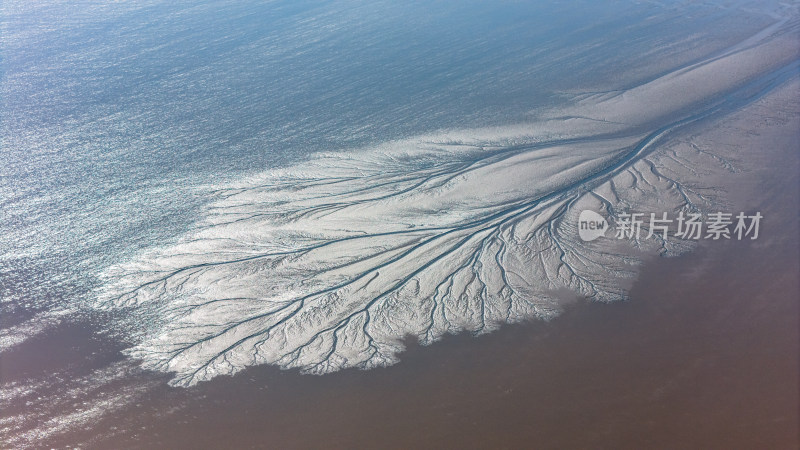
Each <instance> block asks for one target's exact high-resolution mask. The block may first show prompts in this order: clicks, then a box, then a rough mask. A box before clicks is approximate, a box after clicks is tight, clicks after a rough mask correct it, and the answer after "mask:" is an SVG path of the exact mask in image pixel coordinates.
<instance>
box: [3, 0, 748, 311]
mask: <svg viewBox="0 0 800 450" xmlns="http://www.w3.org/2000/svg"><path fill="white" fill-rule="evenodd" d="M687 12H688V13H690V14H687ZM657 13H658V16H656V14H657ZM691 13H694V14H695V15H694V16H691ZM690 17H691V18H690ZM714 21H716V22H721V21H724V19H721V18H720V17H719V12H718V11H717V10H716V9H714V8H703V7H701V6H686V7H684V8H682V9H681V10H680V11H674V12H670V11H669V10H667V12H666V13H665V12H664V11H663V8H661V7H659V6H654V5H648V4H638V3H626V2H623V3H616V2H590V1H585V2H570V3H561V2H499V3H498V2H480V1H470V2H459V3H457V4H454V3H448V2H443V3H439V2H434V3H429V2H413V1H411V2H357V1H337V2H313V1H270V2H256V1H234V2H229V1H204V2H198V1H179V2H163V1H122V2H113V3H112V2H105V1H80V2H71V1H47V2H27V1H9V2H4V3H3V6H2V77H3V78H2V83H0V95H1V96H2V106H1V107H0V120H1V121H2V122H1V123H2V129H1V131H0V133H2V134H0V139H2V140H1V141H0V142H1V143H2V145H1V146H0V207H2V209H1V210H0V297H2V301H0V304H2V311H3V312H4V313H5V314H3V316H4V318H3V321H4V323H5V324H6V325H8V323H9V322H14V321H15V319H14V318H13V317H14V316H16V315H11V314H9V313H10V312H11V311H16V314H17V315H18V314H21V316H20V317H22V316H26V315H28V313H30V312H31V311H36V310H41V309H47V308H50V307H52V306H53V305H54V304H56V303H57V304H61V305H70V304H73V303H77V302H79V301H80V299H81V298H82V297H84V296H85V294H86V293H87V292H88V288H89V287H90V286H91V285H92V284H93V283H94V282H95V281H94V280H93V276H94V275H95V274H96V273H98V272H99V271H100V270H102V268H103V267H105V266H107V265H109V264H114V263H115V262H118V261H119V260H120V259H122V258H125V257H126V256H129V255H130V254H132V253H135V252H136V251H138V250H140V249H142V248H147V247H152V246H153V245H158V244H159V243H161V242H168V241H169V240H170V239H173V238H174V237H175V236H176V235H178V234H179V233H180V232H182V231H183V230H185V229H187V228H188V227H191V225H192V223H193V220H194V219H195V216H196V212H197V209H198V208H199V207H201V206H202V205H203V203H204V201H205V198H204V195H203V193H202V192H198V191H197V190H196V189H195V188H196V187H197V186H201V185H207V184H210V183H212V182H217V181H222V180H227V179H235V178H236V177H240V176H242V175H244V174H247V173H253V172H258V171H263V170H265V169H268V168H271V167H276V166H280V165H284V164H287V163H289V162H293V161H298V160H302V159H303V158H305V157H307V155H309V154H312V153H314V152H319V151H346V150H348V149H351V148H354V147H362V146H366V145H370V144H376V143H380V142H385V141H389V140H393V139H399V138H403V137H408V136H412V135H418V134H422V133H425V132H429V131H433V130H438V129H448V128H470V127H477V126H482V127H485V126H492V125H503V124H513V123H521V122H524V121H526V120H530V119H531V118H532V117H535V116H536V114H537V111H538V110H539V109H540V108H543V107H546V106H548V105H552V104H556V103H558V102H559V101H560V97H559V92H561V91H562V90H568V89H574V88H575V87H576V86H580V87H582V88H584V89H590V88H591V87H592V86H593V85H595V84H596V85H602V84H603V82H605V81H608V80H614V81H615V82H616V83H617V84H618V85H625V84H631V83H634V82H636V81H640V80H641V79H644V78H646V77H648V76H653V75H655V74H658V72H659V70H660V67H659V60H658V58H660V57H662V56H663V55H660V54H653V55H652V56H651V55H650V53H649V52H648V49H651V48H656V47H658V46H660V45H663V44H664V43H670V45H671V46H672V47H674V50H672V51H674V52H679V51H686V53H685V55H684V56H682V57H679V58H683V59H685V60H691V59H692V58H693V57H694V55H693V53H692V52H691V51H692V50H693V49H696V48H705V47H709V46H713V45H714V44H715V43H714V42H713V41H711V42H708V41H705V42H695V41H693V40H692V39H687V38H684V36H685V35H686V34H687V31H686V30H687V29H689V28H691V27H694V28H697V27H702V26H703V25H704V24H705V23H711V22H714ZM751 25H752V26H753V27H757V26H758V25H759V24H758V23H752V24H751ZM745 31H746V30H742V32H745ZM622 64H624V65H625V66H626V67H630V68H631V70H629V71H627V72H626V73H625V74H624V75H623V74H621V73H618V72H617V71H615V67H619V66H620V65H622ZM635 68H639V69H637V70H634V69H635ZM556 73H557V74H558V76H554V74H556ZM26 311H27V313H26Z"/></svg>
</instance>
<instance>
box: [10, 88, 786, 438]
mask: <svg viewBox="0 0 800 450" xmlns="http://www.w3.org/2000/svg"><path fill="white" fill-rule="evenodd" d="M782 92H783V93H784V94H786V93H787V92H790V93H793V94H792V95H794V94H796V92H797V83H796V82H795V83H793V84H792V87H791V89H788V90H787V89H783V90H782ZM767 106H769V104H767V105H764V104H762V105H761V107H760V108H761V110H758V109H756V110H757V112H758V111H760V112H758V114H755V115H754V116H748V117H750V118H749V119H748V120H752V121H753V123H752V124H750V125H752V126H750V127H749V128H748V129H747V130H746V133H745V135H746V136H747V137H746V138H742V139H744V140H743V141H742V146H743V147H745V148H750V149H757V150H759V151H760V153H759V155H760V156H759V157H758V158H756V159H757V160H758V161H756V162H757V163H758V165H759V167H760V169H757V170H754V171H749V172H746V173H741V174H735V175H732V183H734V184H733V185H732V187H731V189H730V192H731V197H732V198H733V199H735V200H734V201H733V204H732V205H731V208H730V211H731V212H738V211H741V210H744V211H748V212H753V211H756V210H758V211H760V212H761V213H762V214H763V215H764V217H765V218H764V220H763V222H762V226H761V231H760V237H759V239H758V240H756V241H720V242H712V241H701V244H700V246H699V248H698V249H697V250H696V251H694V252H691V253H689V254H686V255H683V256H680V257H677V258H670V259H665V258H654V259H653V260H651V261H650V262H649V263H647V264H646V265H645V267H644V270H643V271H642V273H641V275H640V277H639V278H638V279H637V281H636V282H635V284H634V286H633V289H632V291H631V292H630V300H629V301H626V302H620V303H613V304H598V303H589V302H586V301H584V300H580V299H568V298H565V303H568V306H566V311H565V312H564V314H563V315H562V316H560V317H558V318H557V319H555V320H552V321H550V322H547V323H545V322H538V321H533V322H529V323H524V324H517V325H512V326H505V327H503V328H502V329H501V330H500V331H498V332H495V333H493V334H490V335H487V336H482V337H480V338H477V339H476V338H474V337H472V336H469V335H460V336H450V337H447V338H445V339H444V340H443V341H441V342H438V343H436V344H434V345H432V346H429V347H421V346H419V345H417V344H414V343H413V342H409V344H408V346H409V348H408V350H407V351H406V352H405V353H403V354H402V355H401V360H402V361H401V363H399V364H397V365H395V366H393V367H389V368H385V369H376V370H371V371H358V370H345V371H342V372H339V373H335V374H330V375H325V376H321V377H317V376H304V375H300V374H298V373H297V372H295V371H280V370H278V369H276V368H274V367H267V366H262V367H255V368H250V369H247V370H245V371H244V372H242V373H240V374H238V375H236V376H235V377H219V378H216V379H214V380H211V381H209V382H204V383H200V384H199V385H197V386H194V387H191V388H170V387H167V386H166V384H165V381H166V377H164V376H163V375H150V374H144V375H142V374H138V375H135V377H139V378H141V379H142V380H143V381H142V380H140V381H141V382H142V383H144V382H153V381H155V382H156V383H155V387H153V388H152V389H149V390H148V391H147V392H146V393H145V394H144V395H143V396H141V398H140V399H139V400H138V401H137V403H136V404H135V405H129V406H125V407H122V408H120V409H119V410H118V411H117V412H112V413H110V414H107V415H105V416H104V417H103V418H102V419H100V420H99V421H97V422H95V423H91V424H88V425H87V426H86V427H85V428H84V429H77V430H76V429H72V430H70V431H68V432H67V433H66V434H63V435H60V436H57V437H54V438H53V440H48V441H46V442H43V444H44V445H47V446H52V447H63V446H70V445H75V444H76V443H82V442H87V441H88V442H89V445H87V447H95V448H247V447H258V448H279V449H285V448H444V447H447V448H609V449H619V448H726V449H730V448H787V449H788V448H797V445H798V342H799V340H800V339H799V338H798V298H799V297H800V286H798V273H800V263H799V260H800V256H799V255H798V245H800V244H799V243H798V236H799V235H800V228H799V227H798V211H800V205H799V204H798V202H800V194H799V193H798V177H797V174H798V173H800V166H799V165H798V149H797V143H798V133H797V130H798V129H800V124H798V122H797V117H793V118H792V119H791V120H789V121H788V122H787V121H786V119H785V117H784V118H773V119H771V120H777V121H778V122H780V120H783V123H782V124H779V125H778V126H777V127H775V126H774V125H775V123H772V122H770V120H767V118H768V116H769V114H767V113H765V112H764V108H767ZM784 106H785V105H784ZM790 106H791V105H790ZM795 106H796V104H795ZM793 108H795V107H794V106H792V107H791V108H787V109H788V110H790V111H794V110H796V109H793ZM745 118H747V117H745ZM779 119H780V120H779ZM737 120H738V122H736V121H734V124H738V125H737V126H741V124H742V122H741V121H742V120H744V119H742V117H739V119H737ZM765 129H766V130H773V131H774V130H776V129H777V130H778V131H779V132H777V133H776V132H773V133H772V134H769V133H767V134H765V135H764V136H762V137H759V136H760V133H762V132H763V130H765ZM745 135H742V136H745ZM737 139H739V138H737ZM115 347H116V344H113V343H109V342H103V341H102V340H99V339H98V338H97V337H95V336H94V335H93V334H92V333H90V332H89V331H87V330H76V329H74V327H61V328H60V329H57V330H56V331H54V332H51V333H49V334H47V335H46V336H42V337H41V338H36V339H32V340H31V341H30V342H26V343H25V344H24V345H21V346H20V347H19V348H18V349H16V350H15V351H14V352H10V353H8V354H7V355H4V359H3V364H2V366H0V368H2V378H3V381H9V380H15V379H23V378H25V377H27V376H31V375H36V374H41V373H47V372H50V371H57V370H58V368H60V367H64V366H69V367H72V368H71V369H70V371H69V373H70V374H72V375H80V374H82V373H84V372H87V373H88V371H90V370H91V369H92V367H103V366H104V365H107V364H108V363H110V362H112V361H114V360H121V359H122V357H121V355H120V354H119V353H118V351H117V350H118V349H117V348H115ZM26 355H27V356H26ZM90 355H91V356H90ZM128 382H129V381H124V380H122V381H120V382H119V383H117V384H115V383H111V384H108V385H106V386H105V389H112V390H113V389H118V388H121V387H124V386H125V383H128ZM137 382H138V381H135V382H134V384H135V383H137ZM120 385H121V386H120ZM50 394H55V393H50ZM40 395H44V396H46V395H49V393H47V392H42V393H41V394H40ZM24 407H25V406H24V405H16V406H15V408H23V409H24Z"/></svg>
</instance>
